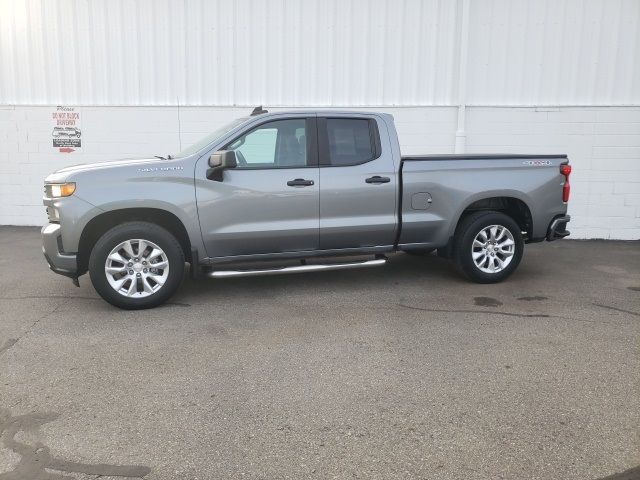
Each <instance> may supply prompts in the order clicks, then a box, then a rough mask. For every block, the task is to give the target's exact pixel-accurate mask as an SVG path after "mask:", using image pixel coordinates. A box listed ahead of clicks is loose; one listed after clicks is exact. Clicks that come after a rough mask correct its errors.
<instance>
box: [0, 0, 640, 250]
mask: <svg viewBox="0 0 640 480" xmlns="http://www.w3.org/2000/svg"><path fill="white" fill-rule="evenodd" d="M258 104H262V105H265V106H268V107H269V108H273V107H274V106H285V107H286V106H293V107H295V106H342V107H351V106H358V107H363V106H364V107H375V109H376V110H382V111H386V112H389V113H392V114H393V115H394V116H395V118H396V125H397V127H398V132H399V136H400V143H401V146H402V149H403V151H404V152H407V153H411V154H414V153H451V152H454V151H465V150H466V151H469V152H496V151H504V152H523V153H559V152H561V153H568V154H569V156H570V158H571V162H572V163H573V165H574V173H573V174H572V185H573V193H572V201H571V202H570V206H569V213H570V214H571V215H572V216H573V220H572V222H571V225H572V228H571V230H572V235H573V237H574V238H576V237H577V238H580V237H582V238H589V237H599V238H624V239H638V238H640V0H423V1H421V0H371V1H367V0H237V1H230V0H109V1H106V0H104V1H101V0H0V224H27V225H29V224H31V225H33V224H39V223H42V222H43V221H44V214H43V209H42V204H41V188H42V187H41V185H42V179H43V178H44V177H45V176H46V175H47V174H48V173H49V172H50V171H52V170H55V169H57V168H61V167H63V166H66V165H69V164H76V163H82V162H87V161H99V160H109V159H114V158H121V157H123V156H124V157H126V156H132V155H137V156H139V155H149V154H150V155H153V154H158V153H164V154H166V153H167V152H174V151H177V150H179V149H180V146H183V147H184V146H186V145H188V144H190V143H191V142H193V141H196V140H197V139H198V138H199V137H201V136H203V135H204V134H205V133H207V132H209V131H211V130H213V129H215V128H217V127H218V126H220V125H221V124H223V123H226V121H227V120H229V119H230V118H233V117H236V116H238V115H240V114H246V113H247V108H245V107H250V106H251V107H252V106H255V105H258ZM56 105H68V106H74V107H76V108H77V110H78V111H79V112H81V114H82V148H81V149H77V150H76V151H75V152H73V153H61V152H59V151H58V150H57V149H54V148H52V140H51V138H52V137H51V136H52V133H51V132H52V123H51V114H52V113H51V112H52V109H55V106H56ZM178 106H180V107H178ZM238 106H242V108H241V109H238V108H237V107H238Z"/></svg>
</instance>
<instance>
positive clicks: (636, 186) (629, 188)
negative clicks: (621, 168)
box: [613, 182, 640, 193]
mask: <svg viewBox="0 0 640 480" xmlns="http://www.w3.org/2000/svg"><path fill="white" fill-rule="evenodd" d="M613 191H614V193H640V182H618V183H616V184H615V185H614V188H613Z"/></svg>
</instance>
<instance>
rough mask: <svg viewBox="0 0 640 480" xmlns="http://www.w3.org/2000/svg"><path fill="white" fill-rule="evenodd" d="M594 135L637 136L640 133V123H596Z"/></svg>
mask: <svg viewBox="0 0 640 480" xmlns="http://www.w3.org/2000/svg"><path fill="white" fill-rule="evenodd" d="M594 133H595V134H596V135H600V134H605V135H606V134H609V135H618V134H629V135H637V134H638V133H640V122H638V123H635V122H634V123H623V122H613V123H595V124H594Z"/></svg>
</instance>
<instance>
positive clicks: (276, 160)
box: [226, 118, 307, 168]
mask: <svg viewBox="0 0 640 480" xmlns="http://www.w3.org/2000/svg"><path fill="white" fill-rule="evenodd" d="M226 149H227V150H233V151H235V152H236V161H237V162H238V168H286V167H306V166H307V135H306V127H305V119H304V118H297V119H292V120H274V121H273V122H267V123H264V124H262V125H260V126H258V127H256V128H254V129H253V130H251V131H250V132H248V133H246V134H244V135H242V136H241V137H239V138H237V139H235V140H234V141H232V142H231V143H230V144H229V145H227V147H226Z"/></svg>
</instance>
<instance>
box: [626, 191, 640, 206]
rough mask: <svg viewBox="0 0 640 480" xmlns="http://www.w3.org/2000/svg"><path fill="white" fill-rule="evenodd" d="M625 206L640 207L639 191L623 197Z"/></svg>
mask: <svg viewBox="0 0 640 480" xmlns="http://www.w3.org/2000/svg"><path fill="white" fill-rule="evenodd" d="M623 198H624V204H625V205H629V206H631V205H637V206H640V191H638V192H637V193H627V194H625V195H623Z"/></svg>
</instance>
